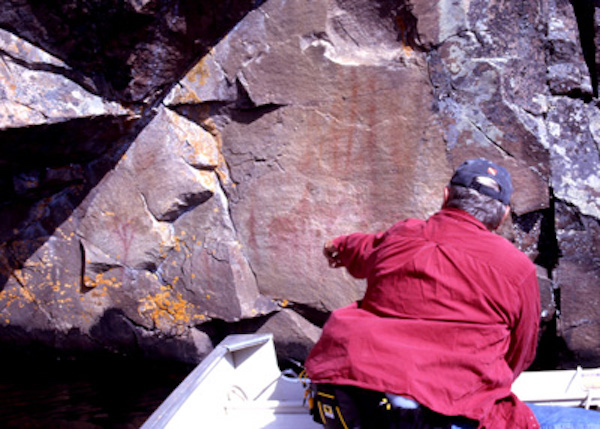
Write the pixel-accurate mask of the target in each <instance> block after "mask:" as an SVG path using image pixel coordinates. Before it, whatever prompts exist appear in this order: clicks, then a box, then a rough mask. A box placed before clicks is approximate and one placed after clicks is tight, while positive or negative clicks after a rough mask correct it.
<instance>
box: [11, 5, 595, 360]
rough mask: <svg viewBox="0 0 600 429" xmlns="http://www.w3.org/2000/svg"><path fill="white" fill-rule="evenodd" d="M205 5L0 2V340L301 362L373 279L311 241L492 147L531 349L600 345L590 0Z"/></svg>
mask: <svg viewBox="0 0 600 429" xmlns="http://www.w3.org/2000/svg"><path fill="white" fill-rule="evenodd" d="M198 3H199V2H193V1H187V0H156V1H154V0H150V1H123V2H113V1H111V2H100V3H98V2H86V1H84V2H69V1H67V2H44V3H43V4H41V3H40V2H34V1H28V0H10V1H8V2H6V5H5V6H4V7H3V10H2V11H0V27H1V28H2V29H1V30H0V56H1V57H2V59H3V61H2V62H1V63H0V94H1V98H0V138H1V141H2V142H3V145H4V150H3V151H2V154H1V155H0V166H2V167H3V168H2V169H1V170H2V171H1V172H0V183H2V185H3V189H6V190H7V191H6V192H5V194H4V197H3V201H2V205H1V207H2V209H1V212H0V213H1V218H2V222H1V223H0V225H1V227H0V237H1V239H2V245H1V247H0V264H1V265H0V267H1V269H0V288H1V291H0V340H1V341H2V342H3V343H4V344H15V345H23V344H37V343H42V344H45V345H48V346H51V347H56V348H59V349H66V350H73V351H88V350H89V351H94V350H101V349H108V350H113V351H115V352H119V353H125V354H133V355H141V356H147V357H154V358H156V357H159V358H167V359H177V360H183V361H189V362H196V361H198V360H199V359H201V358H202V357H203V356H204V355H205V354H206V353H207V352H208V351H210V349H211V348H212V346H213V344H214V343H215V342H217V341H219V340H220V339H221V338H222V337H223V336H224V335H226V334H227V333H231V332H256V331H260V332H273V333H274V334H275V339H276V342H277V343H278V348H279V350H280V352H281V353H282V355H283V356H284V357H291V358H295V359H303V358H304V357H305V356H306V353H307V352H308V350H309V349H310V347H311V345H312V344H313V343H314V341H315V340H316V339H317V338H318V334H319V327H320V326H321V325H322V323H323V322H324V320H325V318H326V317H327V314H328V312H329V311H331V310H332V309H334V308H337V307H340V306H342V305H345V304H347V303H349V302H351V301H353V300H355V299H358V298H360V296H361V293H362V292H363V290H364V284H363V283H362V282H358V281H356V280H354V279H352V278H350V277H349V276H348V275H347V274H345V273H343V272H342V271H331V270H330V269H329V268H328V267H327V264H326V263H325V261H324V260H323V258H322V256H321V248H322V244H323V242H324V241H325V240H327V239H329V238H332V237H333V236H336V235H340V234H345V233H349V232H353V231H357V230H360V231H365V232H367V231H372V232H374V231H378V230H382V229H384V228H387V227H388V226H390V225H391V224H392V223H394V222H395V221H397V220H398V219H400V218H403V217H408V216H413V217H426V216H428V215H430V214H431V213H433V212H434V211H436V210H437V209H438V208H439V206H440V204H441V201H442V188H443V186H444V185H445V184H446V182H447V180H448V178H449V176H450V174H451V172H452V170H453V168H454V167H456V166H457V165H458V164H460V163H461V162H462V161H463V160H464V159H466V158H469V157H477V156H485V157H488V158H490V159H493V160H495V161H497V162H499V163H501V164H503V165H505V166H506V167H507V168H508V169H509V170H510V172H511V174H512V176H513V181H514V183H515V185H516V186H515V187H516V192H515V195H514V198H513V202H512V208H513V213H512V214H513V215H512V222H509V224H508V225H507V226H506V227H505V228H504V229H503V230H502V231H501V233H502V234H503V235H505V236H506V237H507V238H509V239H510V240H512V241H513V242H514V243H515V245H516V246H517V247H519V248H520V249H522V250H523V251H524V252H526V253H527V254H528V255H529V256H530V257H531V259H532V260H534V261H535V262H536V263H537V264H538V266H539V277H540V293H541V297H542V302H543V312H542V314H541V317H542V320H543V326H544V330H543V335H542V339H541V344H540V359H539V364H538V365H540V366H544V365H546V366H548V365H570V364H572V363H573V362H575V361H576V362H579V363H585V364H595V365H597V364H598V363H599V362H600V348H599V347H598V344H600V329H599V324H600V315H599V314H600V313H599V310H598V306H597V305H595V304H596V300H597V294H598V293H597V292H598V291H597V288H598V287H600V282H599V281H598V277H599V275H600V268H599V267H600V264H599V263H598V260H599V258H600V256H599V255H600V253H599V249H598V239H597V236H598V232H599V231H598V230H599V229H600V226H599V221H600V177H599V176H598V173H597V170H598V166H599V165H600V143H599V142H600V125H599V124H600V112H599V111H598V107H597V106H596V104H597V103H596V101H597V86H598V79H597V70H598V68H597V65H596V64H597V61H596V58H595V43H596V42H595V40H596V39H597V36H596V30H595V29H596V27H597V25H596V23H595V22H594V8H593V7H592V8H588V9H586V7H585V6H582V5H580V4H579V3H577V2H575V3H573V4H572V3H571V2H568V1H566V0H564V1H559V0H543V1H540V2H534V3H531V4H519V5H516V4H515V5H514V6H512V7H506V4H505V2H498V1H490V2H478V1H466V2H452V1H446V0H443V1H430V0H410V1H408V0H405V1H392V0H377V1H371V0H369V1H367V0H319V1H313V2H306V1H302V0H291V1H290V0H287V1H282V0H268V1H264V2H252V1H242V0H240V1H226V2H200V3H202V5H199V4H198ZM207 4H209V5H207ZM123 23H127V25H123ZM561 342H562V343H564V345H565V347H564V348H560V349H559V348H558V346H557V344H560V343H561Z"/></svg>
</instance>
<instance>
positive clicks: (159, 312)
mask: <svg viewBox="0 0 600 429" xmlns="http://www.w3.org/2000/svg"><path fill="white" fill-rule="evenodd" d="M161 289H162V292H159V293H156V294H148V295H146V296H145V297H144V298H142V299H141V300H140V301H139V305H138V313H139V314H140V316H145V317H149V318H150V319H151V320H152V322H153V323H154V325H155V326H157V327H164V326H173V325H188V324H189V323H190V320H191V319H192V316H191V314H192V312H193V307H194V306H193V305H192V304H190V303H188V302H187V301H186V300H184V299H183V296H182V295H181V293H180V292H175V291H174V290H173V289H172V288H171V287H162V288H161Z"/></svg>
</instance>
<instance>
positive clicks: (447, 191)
mask: <svg viewBox="0 0 600 429" xmlns="http://www.w3.org/2000/svg"><path fill="white" fill-rule="evenodd" d="M449 195H450V190H449V189H448V187H447V186H444V203H443V204H442V207H446V203H447V202H448V196H449Z"/></svg>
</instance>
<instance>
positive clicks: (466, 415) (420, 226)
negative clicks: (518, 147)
mask: <svg viewBox="0 0 600 429" xmlns="http://www.w3.org/2000/svg"><path fill="white" fill-rule="evenodd" d="M512 192H513V188H512V184H511V179H510V175H509V173H508V172H507V171H506V170H505V169H504V168H502V167H501V166H499V165H496V164H494V163H492V162H490V161H488V160H485V159H482V158H480V159H474V160H470V161H466V162H465V163H463V164H462V165H461V166H459V167H458V169H457V170H456V172H455V173H454V175H453V177H452V179H451V181H450V183H449V185H448V186H447V187H446V188H445V190H444V204H443V207H442V209H441V210H440V211H439V212H437V213H436V214H434V215H433V216H431V217H430V218H429V219H428V220H426V221H422V220H416V219H408V220H405V221H401V222H399V223H397V224H395V225H394V226H392V227H391V228H390V229H389V230H387V231H385V232H383V233H378V234H362V233H355V234H351V235H346V236H341V237H338V238H336V239H335V240H333V241H331V242H328V243H327V244H326V245H325V249H324V252H325V256H326V257H327V259H328V261H329V263H330V265H331V266H332V267H342V266H343V267H346V269H347V270H348V272H349V273H350V274H351V275H352V276H354V277H356V278H364V279H366V280H367V291H366V293H365V296H364V298H363V299H362V301H360V302H357V303H354V304H352V305H350V306H348V307H345V308H341V309H338V310H336V311H334V312H333V313H332V315H331V317H330V318H329V320H328V321H327V323H326V324H325V326H324V328H323V333H322V336H321V338H320V340H319V341H318V342H317V344H316V345H315V347H314V348H313V350H312V351H311V353H310V355H309V357H308V359H307V361H306V369H307V372H308V375H309V377H310V378H311V380H312V381H313V382H314V383H315V384H316V385H317V387H318V390H317V396H316V402H317V407H316V408H317V409H316V417H318V418H320V419H321V420H322V421H323V423H324V424H325V426H326V427H328V428H338V427H339V428H363V429H364V428H377V429H380V428H388V427H389V428H407V427H414V428H417V427H418V428H451V427H453V428H477V427H481V428H492V429H493V428H506V429H508V428H510V429H515V428H539V427H540V426H539V424H538V422H537V420H536V416H535V415H534V414H533V412H532V411H531V409H530V408H529V407H528V406H527V405H526V404H524V403H522V402H521V401H520V400H519V399H518V398H517V397H516V396H515V395H514V394H513V393H511V385H512V382H513V381H514V380H515V378H516V377H517V376H518V375H519V374H520V373H521V372H522V371H523V370H525V369H526V368H527V367H528V366H529V365H530V364H531V363H532V361H533V359H534V357H535V351H536V345H537V332H538V325H539V318H540V303H539V289H538V284H537V277H536V270H535V267H534V265H533V263H532V262H531V261H530V260H529V259H528V258H527V256H526V255H525V254H523V253H522V252H520V251H519V250H517V249H516V248H515V247H514V246H513V245H512V244H511V243H510V242H509V241H507V240H506V239H504V238H503V237H501V236H499V235H497V234H495V233H493V232H492V231H494V230H495V229H496V228H498V227H499V226H500V224H501V223H502V222H503V221H504V220H505V219H506V217H507V216H508V214H509V212H510V208H509V201H510V197H511V194H512Z"/></svg>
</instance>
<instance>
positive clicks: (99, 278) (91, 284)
mask: <svg viewBox="0 0 600 429" xmlns="http://www.w3.org/2000/svg"><path fill="white" fill-rule="evenodd" d="M83 283H84V284H85V286H86V287H88V288H95V287H98V286H104V287H103V289H104V290H106V286H110V287H113V288H119V287H121V286H122V283H121V282H119V281H117V278H116V277H114V276H113V277H111V278H105V277H104V273H98V274H96V275H95V276H94V278H93V279H92V278H91V277H90V276H83Z"/></svg>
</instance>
